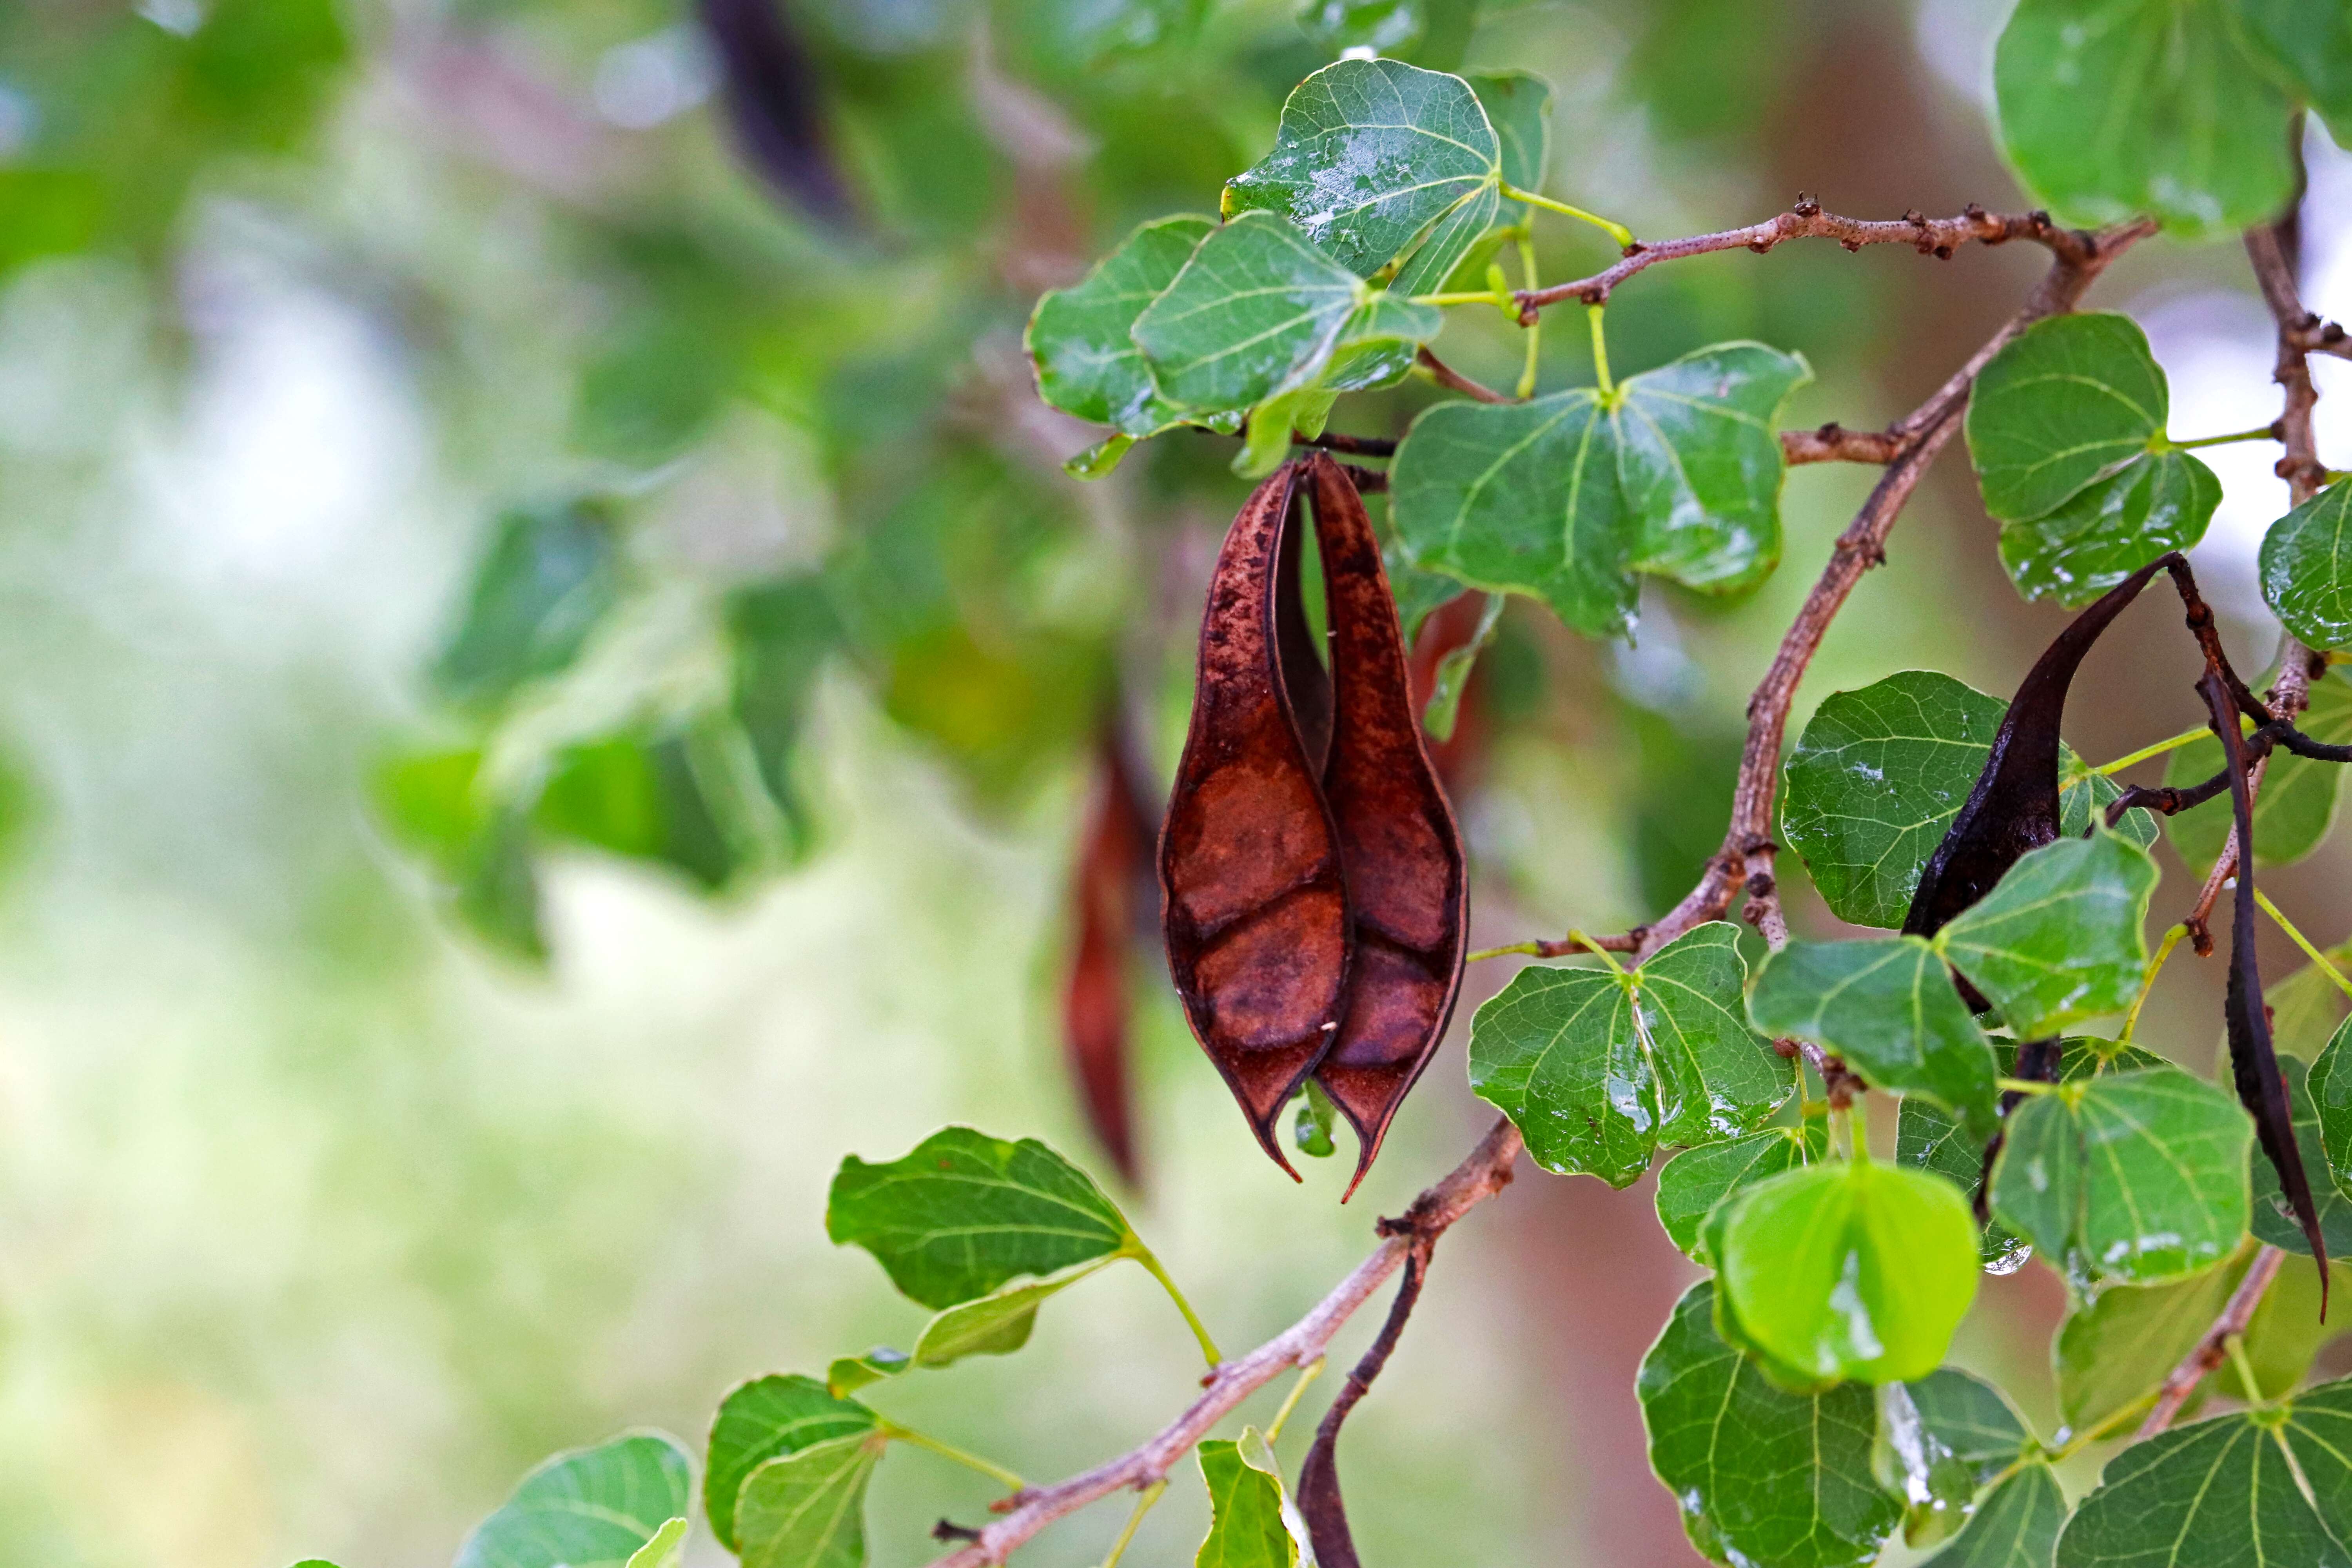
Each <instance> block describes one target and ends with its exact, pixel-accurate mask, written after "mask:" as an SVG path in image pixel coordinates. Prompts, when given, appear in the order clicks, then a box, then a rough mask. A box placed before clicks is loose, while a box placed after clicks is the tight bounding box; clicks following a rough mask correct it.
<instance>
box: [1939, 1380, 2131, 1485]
mask: <svg viewBox="0 0 2352 1568" xmlns="http://www.w3.org/2000/svg"><path fill="white" fill-rule="evenodd" d="M2155 1403H2156V1394H2154V1393H2153V1392H2150V1393H2147V1394H2141V1395H2140V1396H2139V1397H2138V1398H2137V1399H2135V1400H2133V1401H2132V1402H2131V1403H2130V1404H2129V1405H2125V1406H2124V1407H2123V1408H2122V1409H2120V1410H2116V1411H2114V1412H2112V1413H2110V1414H2109V1415H2106V1416H2105V1418H2104V1419H2102V1420H2100V1421H2098V1422H2096V1423H2095V1424H2093V1425H2092V1426H2086V1427H2084V1429H2083V1430H2082V1431H2080V1432H2077V1433H2075V1434H2074V1436H2071V1437H2069V1438H2067V1439H2066V1440H2065V1441H2064V1442H2063V1443H2061V1444H2060V1445H2059V1446H2058V1447H2055V1448H2052V1449H2047V1450H2044V1451H2042V1453H2041V1454H2040V1455H2038V1456H2037V1455H2036V1454H2035V1452H2034V1448H2033V1447H2032V1446H2029V1447H2027V1449H2026V1451H2025V1452H2024V1453H2022V1454H2021V1455H2019V1456H2018V1457H2017V1458H2014V1459H2012V1460H2011V1461H2010V1463H2009V1467H2008V1468H2006V1469H2004V1470H2002V1471H2001V1472H2000V1474H1999V1475H1997V1476H1995V1477H1993V1478H1992V1479H1990V1480H1989V1481H1987V1482H1986V1483H1985V1484H1984V1491H1985V1492H1990V1491H1991V1490H1992V1489H1993V1488H1995V1487H1997V1486H1999V1485H2000V1483H2001V1482H2003V1481H2005V1480H2007V1479H2009V1478H2010V1477H2011V1476H2013V1475H2015V1474H2017V1472H2018V1471H2020V1470H2021V1469H2023V1468H2025V1467H2026V1466H2028V1465H2030V1464H2032V1463H2034V1462H2035V1460H2036V1458H2042V1459H2046V1460H2048V1461H2049V1462H2050V1463H2051V1464H2053V1465H2062V1464H2064V1463H2065V1462H2066V1461H2067V1460H2068V1459H2071V1458H2074V1456H2075V1455H2076V1454H2079V1453H2081V1452H2082V1451H2083V1450H2084V1449H2085V1448H2087V1447H2090V1446H2091V1445H2092V1444H2094V1443H2096V1442H2098V1441H2099V1440H2101V1439H2102V1438H2105V1437H2107V1436H2112V1435H2113V1434H2114V1433H2115V1432H2116V1429H2117V1428H2118V1427H2123V1426H2131V1425H2133V1424H2134V1423H2136V1422H2137V1421H2138V1420H2139V1419H2140V1417H2141V1416H2143V1415H2147V1408H2148V1406H2149V1405H2154V1404H2155ZM1980 1495H1981V1494H1980Z"/></svg>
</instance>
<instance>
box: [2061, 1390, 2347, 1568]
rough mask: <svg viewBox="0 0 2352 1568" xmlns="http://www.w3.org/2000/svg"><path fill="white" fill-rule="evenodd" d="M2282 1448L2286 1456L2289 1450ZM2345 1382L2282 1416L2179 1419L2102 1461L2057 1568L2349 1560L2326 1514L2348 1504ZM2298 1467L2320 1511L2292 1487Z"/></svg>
mask: <svg viewBox="0 0 2352 1568" xmlns="http://www.w3.org/2000/svg"><path fill="white" fill-rule="evenodd" d="M2290 1451H2291V1452H2292V1455H2293V1458H2289V1454H2290ZM2347 1454H2352V1390H2347V1388H2346V1386H2345V1385H2344V1384H2340V1383H2332V1384H2327V1385H2326V1387H2323V1388H2316V1389H2314V1390H2313V1391H2312V1392H2311V1393H2309V1394H2305V1396H2304V1397H2303V1398H2301V1399H2298V1400H2296V1401H2294V1403H2293V1404H2292V1405H2289V1406H2287V1407H2286V1408H2285V1410H2284V1412H2283V1413H2280V1414H2278V1415H2273V1414H2272V1413H2252V1414H2248V1415H2224V1416H2221V1417H2220V1418H2219V1419H2217V1420H2212V1421H2200V1422H2198V1423H2196V1424H2195V1425H2194V1426H2177V1427H2174V1428H2173V1429H2172V1430H2170V1431H2168V1432H2162V1433H2159V1434H2158V1435H2157V1436H2154V1437H2151V1438H2149V1439H2148V1440H2147V1442H2145V1443H2136V1444H2134V1445H2133V1446H2132V1447H2128V1448H2126V1449H2125V1450H2124V1451H2123V1452H2122V1453H2120V1454H2117V1455H2116V1457H2115V1458H2112V1459H2109V1460H2108V1461H2107V1468H2106V1473H2105V1476H2104V1477H2103V1478H2102V1479H2101V1480H2100V1484H2099V1489H2098V1490H2096V1491H2095V1492H2093V1493H2092V1494H2091V1495H2090V1496H2088V1497H2086V1498H2084V1500H2083V1502H2082V1506H2081V1507H2080V1508H2078V1509H2076V1510H2075V1511H2074V1519H2073V1520H2072V1521H2070V1522H2069V1523H2068V1524H2067V1526H2066V1531H2065V1533H2064V1534H2063V1535H2062V1536H2061V1537H2060V1538H2059V1541H2058V1553H2057V1558H2056V1562H2057V1565H2058V1568H2121V1565H2123V1564H2126V1563H2133V1564H2140V1563H2178V1564H2181V1565H2183V1568H2186V1565H2188V1564H2191V1563H2196V1564H2204V1563H2228V1564H2231V1568H2352V1553H2347V1552H2346V1551H2345V1549H2344V1548H2343V1546H2341V1545H2340V1544H2338V1542H2337V1541H2336V1536H2335V1534H2334V1533H2333V1532H2331V1530H2330V1528H2329V1525H2328V1523H2327V1522H2326V1521H2329V1520H2332V1521H2335V1525H2336V1529H2337V1530H2341V1529H2342V1528H2343V1526H2344V1525H2345V1523H2346V1522H2347V1520H2352V1512H2347V1508H2346V1505H2347V1502H2352V1497H2347V1490H2352V1469H2347V1459H2346V1456H2347ZM2296 1468H2301V1469H2302V1471H2303V1472H2304V1475H2305V1478H2306V1479H2308V1480H2309V1481H2310V1482H2311V1490H2312V1493H2313V1495H2314V1496H2315V1498H2316V1499H2317V1500H2318V1504H2319V1507H2318V1509H2317V1510H2315V1509H2314V1508H2313V1505H2312V1503H2311V1502H2310V1501H2307V1500H2305V1494H2304V1490H2303V1488H2302V1487H2300V1486H2298V1485H2297V1484H2296V1478H2295V1474H2294V1472H2295V1469H2296Z"/></svg>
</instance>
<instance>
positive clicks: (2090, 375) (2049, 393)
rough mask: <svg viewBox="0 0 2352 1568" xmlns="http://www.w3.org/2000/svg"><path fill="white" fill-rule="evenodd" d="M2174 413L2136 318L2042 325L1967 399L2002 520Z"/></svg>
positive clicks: (2074, 490) (2120, 452) (2139, 446)
mask: <svg viewBox="0 0 2352 1568" xmlns="http://www.w3.org/2000/svg"><path fill="white" fill-rule="evenodd" d="M2030 3H2031V0H2029V4H2030ZM2170 407H2171V393H2170V391H2169V389H2168V387H2167V385H2166V384H2165V379H2164V372H2163V370H2162V369H2161V368H2159V367H2158V364H2157V363H2156V355H2155V354H2154V353H2151V352H2150V351H2149V349H2148V346H2147V333H2146V332H2143V331H2140V329H2139V323H2137V321H2133V320H2132V319H2131V318H2130V317H2129V316H2121V315H2116V313H2114V312H2112V311H2101V310H2093V311H2085V312H2083V313H2081V314H2076V315H2064V316H2053V317H2051V318H2049V319H2048V320H2046V321H2037V322H2035V323H2034V324H2033V325H2032V326H2031V327H2029V328H2027V329H2026V330H2025V331H2022V332H2021V333H2019V334H2018V336H2017V337H2016V339H2015V340H2014V341H2012V342H2011V343H2010V344H2009V345H2008V346H2007V347H2006V348H2004V349H2002V350H2001V351H2000V353H1997V354H1995V355H1993V357H1992V361H1991V363H1989V364H1987V365H1986V366H1985V367H1984V371H1983V373H1982V374H1979V376H1978V377H1977V384H1976V390H1975V391H1974V392H1972V393H1971V394H1969V415H1968V426H1967V429H1968V438H1969V456H1970V457H1971V458H1973V459H1974V460H1975V462H1976V468H1977V481H1978V483H1979V485H1980V486H1981V487H1982V488H1983V490H1984V503H1985V510H1987V511H1989V512H1990V513H1992V515H1993V516H1994V517H1996V518H1999V519H2000V521H2003V522H2026V521H2032V519H2034V518H2038V517H2043V516H2046V515H2048V514H2049V513H2051V512H2053V511H2055V510H2058V508H2060V507H2061V506H2063V505H2064V504H2065V503H2066V502H2067V501H2068V500H2072V499H2073V498H2074V496H2076V495H2078V494H2079V493H2081V492H2082V491H2083V490H2084V489H2085V488H2087V487H2088V486H2089V485H2091V484H2092V483H2093V482H2094V481H2095V480H2098V479H2105V478H2106V477H2107V476H2108V475H2110V474H2113V473H2115V472H2116V470H2118V469H2120V468H2123V467H2124V466H2125V465H2126V463H2129V462H2131V461H2132V460H2133V459H2135V458H2140V457H2142V456H2145V455H2146V454H2147V452H2148V450H2149V448H2150V447H2151V446H2152V445H2154V444H2158V443H2160V442H2161V441H2162V440H2163V438H2164V421H2165V417H2166V415H2167V413H2168V410H2169V409H2170ZM2157 553H2158V554H2161V553H2162V552H2160V551H2159V552H2157ZM2135 564H2136V565H2137V564H2139V563H2135ZM2126 575H2128V574H2126ZM2092 596H2094V597H2095V595H2092Z"/></svg>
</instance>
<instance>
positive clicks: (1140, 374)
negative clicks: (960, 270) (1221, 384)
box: [1024, 216, 1216, 439]
mask: <svg viewBox="0 0 2352 1568" xmlns="http://www.w3.org/2000/svg"><path fill="white" fill-rule="evenodd" d="M1215 227H1216V225H1215V223H1213V221H1211V220H1210V219H1208V218H1204V217H1193V216H1179V217H1166V218H1159V219H1156V220H1154V221H1153V222H1150V223H1147V224H1144V225H1142V226H1139V227H1138V228H1137V229H1136V230H1135V231H1134V232H1133V233H1131V234H1129V236H1128V237H1126V238H1125V239H1124V240H1121V241H1120V242H1119V246H1118V249H1116V250H1114V251H1112V252H1111V253H1110V254H1109V255H1108V256H1107V257H1105V258H1103V259H1102V260H1101V261H1100V262H1099V263H1097V265H1096V267H1095V269H1094V270H1093V271H1092V272H1089V273H1087V276H1086V279H1085V280H1084V281H1082V282H1079V283H1075V284H1073V285H1071V286H1070V287H1069V288H1067V289H1054V290H1053V291H1052V292H1050V293H1048V294H1046V295H1045V297H1044V298H1043V299H1040V300H1038V301H1037V309H1036V310H1035V311H1034V313H1033V314H1032V315H1031V316H1030V318H1029V331H1028V334H1027V336H1026V338H1025V339H1024V342H1025V345H1026V347H1027V348H1028V351H1029V358H1030V361H1031V363H1033V364H1034V365H1035V367H1036V371H1037V395H1039V396H1040V397H1043V398H1044V399H1045V401H1046V402H1047V403H1050V404H1052V405H1054V406H1055V407H1056V408H1058V409H1060V410H1061V411H1062V412H1063V413H1065V414H1069V415H1074V416H1076V417H1078V418H1080V419H1084V420H1087V422H1089V423H1091V424H1095V425H1108V426H1114V427H1116V428H1117V429H1118V430H1119V431H1120V432H1121V433H1123V434H1125V435H1127V436H1130V437H1136V438H1138V439H1140V438H1142V437H1147V436H1152V435H1156V434H1158V433H1159V432H1160V431H1161V430H1163V429H1165V428H1167V427H1168V426H1170V425H1172V424H1176V423H1179V422H1181V420H1182V418H1183V417H1184V414H1183V411H1182V410H1181V409H1180V408H1177V407H1174V406H1172V405H1170V404H1168V403H1166V402H1164V401H1162V400H1161V398H1160V394H1159V390H1158V388H1157V387H1155V386H1154V385H1153V384H1152V381H1151V369H1150V366H1149V365H1148V364H1146V363H1144V359H1143V351H1142V349H1140V348H1139V347H1138V346H1137V345H1136V342H1135V339H1134V338H1133V337H1132V336H1131V335H1130V334H1131V333H1132V332H1133V331H1134V328H1135V321H1136V318H1137V317H1138V316H1140V315H1141V314H1142V313H1143V310H1144V307H1146V306H1148V305H1150V303H1151V301H1153V300H1157V299H1158V298H1160V295H1161V294H1162V293H1164V292H1165V291H1166V290H1167V288H1168V286H1169V284H1171V283H1172V282H1174V281H1175V280H1176V274H1177V273H1179V272H1181V271H1182V270H1183V268H1184V263H1185V262H1187V261H1189V260H1191V259H1192V252H1193V250H1194V249H1195V248H1196V247H1198V246H1199V245H1200V243H1201V241H1202V239H1203V238H1205V237H1207V236H1208V235H1209V233H1210V231H1211V230H1213V229H1214V228H1215Z"/></svg>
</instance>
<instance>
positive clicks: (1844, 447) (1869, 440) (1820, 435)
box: [1780, 419, 1914, 464]
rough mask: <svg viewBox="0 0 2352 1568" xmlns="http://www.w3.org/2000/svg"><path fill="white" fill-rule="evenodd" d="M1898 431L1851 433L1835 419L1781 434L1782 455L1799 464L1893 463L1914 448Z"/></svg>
mask: <svg viewBox="0 0 2352 1568" xmlns="http://www.w3.org/2000/svg"><path fill="white" fill-rule="evenodd" d="M1913 444H1914V443H1913V438H1912V437H1907V436H1906V435H1905V434H1904V433H1903V432H1900V431H1896V430H1849V429H1847V428H1846V427H1845V426H1843V425H1841V424H1839V423H1838V422H1837V421H1836V420H1834V419H1832V420H1831V421H1830V422H1829V423H1828V424H1826V425H1824V426H1821V427H1820V428H1819V429H1817V430H1783V431H1781V432H1780V456H1781V457H1782V458H1784V459H1786V460H1787V461H1788V462H1790V463H1791V464H1796V463H1891V462H1893V461H1894V460H1895V458H1899V457H1901V456H1902V455H1903V454H1904V453H1905V452H1906V451H1907V450H1908V449H1909V448H1910V447H1911V446H1912V445H1913Z"/></svg>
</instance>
